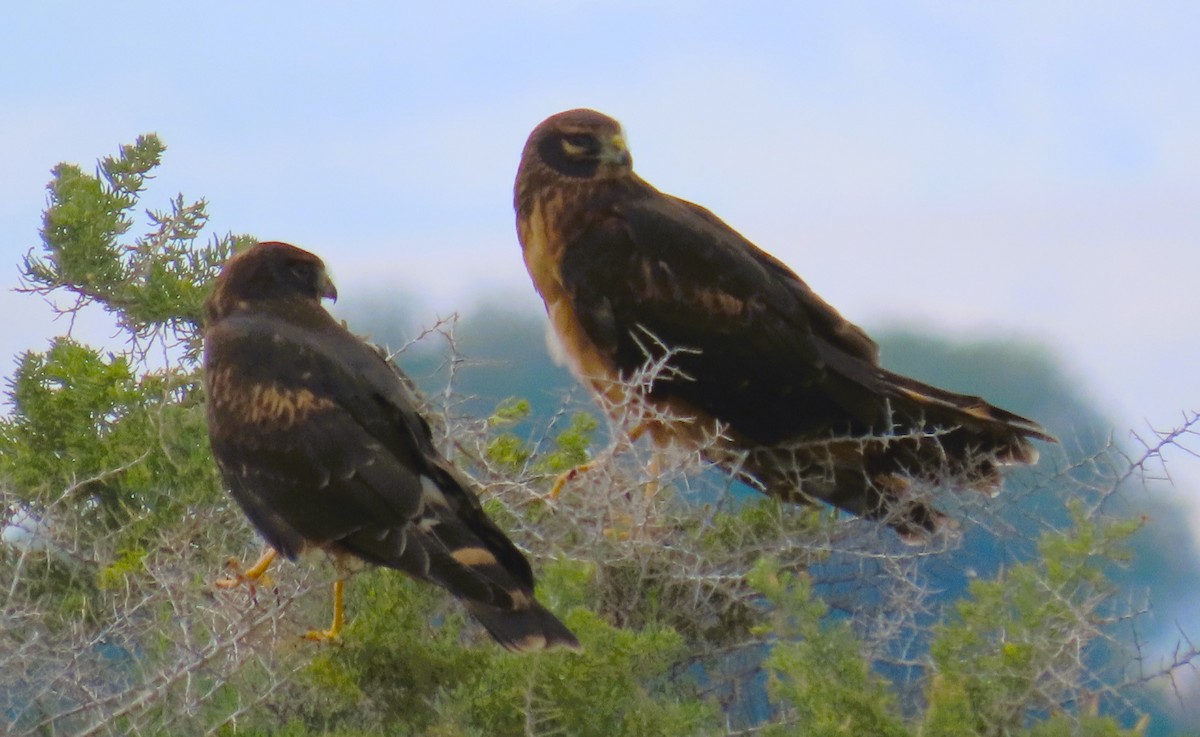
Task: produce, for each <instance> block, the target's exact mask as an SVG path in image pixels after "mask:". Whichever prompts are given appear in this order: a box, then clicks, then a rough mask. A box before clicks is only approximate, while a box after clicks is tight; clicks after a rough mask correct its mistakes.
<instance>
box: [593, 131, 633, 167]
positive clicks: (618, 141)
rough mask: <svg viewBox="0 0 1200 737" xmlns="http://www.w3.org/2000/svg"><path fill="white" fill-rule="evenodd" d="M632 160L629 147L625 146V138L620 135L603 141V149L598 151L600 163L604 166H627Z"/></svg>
mask: <svg viewBox="0 0 1200 737" xmlns="http://www.w3.org/2000/svg"><path fill="white" fill-rule="evenodd" d="M632 160H633V159H632V157H631V156H630V155H629V147H628V146H626V145H625V136H624V134H622V133H618V134H616V135H615V136H613V137H612V138H610V139H608V140H607V141H605V142H604V147H603V148H601V149H600V161H601V162H603V163H605V164H616V165H617V166H629V165H630V164H631V163H632Z"/></svg>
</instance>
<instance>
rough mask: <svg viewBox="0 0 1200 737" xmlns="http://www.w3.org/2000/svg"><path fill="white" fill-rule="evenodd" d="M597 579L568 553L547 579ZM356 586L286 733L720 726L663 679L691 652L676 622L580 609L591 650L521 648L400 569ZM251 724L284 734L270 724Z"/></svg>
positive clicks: (284, 705) (687, 730) (295, 696)
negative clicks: (653, 624)
mask: <svg viewBox="0 0 1200 737" xmlns="http://www.w3.org/2000/svg"><path fill="white" fill-rule="evenodd" d="M589 576H590V566H588V565H586V564H567V563H565V562H559V563H558V564H556V565H555V566H553V567H552V568H551V570H550V571H548V572H547V575H546V576H545V577H544V578H545V583H546V586H547V587H549V588H557V587H559V586H560V585H561V586H562V588H563V590H564V591H566V590H569V589H572V588H574V589H575V590H576V591H577V592H578V591H579V590H582V589H583V588H586V583H585V581H586V579H587V578H588V577H589ZM560 582H561V583H560ZM350 589H351V595H352V601H353V606H354V610H355V611H354V614H353V619H352V621H351V624H350V625H349V627H348V628H347V630H346V633H345V637H344V641H343V643H342V644H341V645H340V646H337V647H332V648H328V649H325V650H323V651H321V652H320V653H318V654H317V655H316V656H315V657H313V659H312V660H311V662H310V663H309V665H308V667H307V668H306V669H305V671H304V673H303V676H302V678H301V679H299V681H298V683H297V684H296V685H295V686H294V688H293V690H291V691H290V692H289V693H287V694H286V695H285V696H284V697H283V698H281V699H280V700H279V701H278V703H275V704H273V705H272V708H271V710H270V712H271V714H272V717H271V718H272V720H274V719H276V718H277V717H280V716H282V718H283V720H284V721H285V723H287V724H288V725H289V726H288V727H287V730H286V731H284V732H282V734H290V735H305V736H307V735H327V736H331V735H337V734H355V735H360V734H361V735H368V734H414V735H417V734H419V735H434V734H436V735H474V734H479V735H500V736H502V735H514V737H515V736H517V735H528V734H535V735H536V734H571V735H580V736H581V737H587V736H588V735H596V736H597V737H601V736H608V735H630V736H633V735H647V736H649V735H664V736H669V735H697V734H703V733H704V730H705V728H706V727H707V726H709V725H712V724H715V723H716V722H715V719H716V714H715V711H714V708H713V706H712V705H711V704H708V703H705V702H703V701H700V700H698V699H696V698H695V697H694V694H689V693H688V689H687V688H686V687H681V686H679V685H677V684H675V685H672V684H668V683H667V682H666V678H667V676H668V675H669V674H670V673H671V671H672V669H673V667H674V666H675V665H676V664H677V663H679V662H680V660H681V659H682V658H683V657H684V655H685V652H684V649H683V641H682V639H681V638H680V637H679V636H678V635H676V634H675V633H673V632H672V631H670V630H669V629H664V628H648V629H646V630H643V631H640V632H634V631H630V630H622V629H617V628H614V627H612V626H611V625H608V624H606V623H605V622H603V621H602V620H601V619H599V618H598V617H597V616H596V615H595V614H592V613H591V612H589V611H587V610H586V609H583V608H581V607H574V608H572V609H570V610H569V611H568V613H567V615H566V617H565V621H566V622H567V624H568V626H570V627H571V628H572V630H573V631H574V632H575V633H576V634H577V635H578V636H579V638H580V641H581V642H582V643H583V646H584V651H583V652H582V653H572V652H565V651H557V652H549V653H544V654H539V655H520V654H513V653H508V652H504V651H502V650H500V649H498V648H496V647H494V646H491V645H490V643H489V642H487V639H486V636H485V635H481V633H480V632H479V631H478V628H475V627H472V626H470V625H468V624H467V622H466V620H465V619H464V616H463V614H462V612H461V610H460V609H459V608H458V607H457V606H456V605H452V607H451V608H447V600H446V597H445V596H444V595H443V594H442V593H441V592H440V591H438V590H437V589H434V588H432V587H430V586H428V585H424V584H420V583H415V582H413V581H411V580H409V579H407V578H404V577H403V576H401V575H399V574H397V573H395V572H393V571H381V570H371V571H368V572H365V573H363V574H361V575H358V576H356V577H355V578H354V579H353V580H352V582H351V585H350ZM543 598H548V600H552V599H555V598H559V599H561V598H574V597H571V596H570V595H569V594H568V595H567V596H566V597H553V596H551V597H546V595H545V592H543ZM556 604H557V603H556ZM563 610H564V609H563V608H562V607H561V606H559V611H563ZM468 633H470V634H468ZM598 704H599V705H602V707H601V708H597V705H598ZM260 730H261V731H260ZM249 733H250V734H276V732H273V731H272V728H271V727H269V726H268V725H267V724H263V725H256V726H253V727H252V729H251V730H250V732H249Z"/></svg>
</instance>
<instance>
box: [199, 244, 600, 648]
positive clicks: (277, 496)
mask: <svg viewBox="0 0 1200 737" xmlns="http://www.w3.org/2000/svg"><path fill="white" fill-rule="evenodd" d="M336 296H337V292H336V290H335V289H334V287H333V283H332V282H330V280H329V278H328V277H327V276H326V273H325V266H324V264H323V263H322V262H321V260H320V259H319V258H317V257H316V256H314V255H313V254H311V253H309V252H307V251H303V250H301V249H299V248H296V247H294V246H290V245H287V244H285V243H260V244H258V245H256V246H254V247H252V248H250V249H249V250H247V251H245V252H243V253H241V254H239V255H237V256H235V257H233V258H232V259H230V260H229V261H228V262H227V263H226V264H225V267H224V270H223V271H222V273H221V275H220V276H219V277H218V278H217V282H216V288H215V290H214V291H213V293H212V296H211V297H209V299H208V302H207V303H206V305H205V319H206V325H205V333H204V377H205V387H206V389H207V393H208V424H209V437H210V440H211V442H212V449H213V455H214V456H215V457H216V460H217V464H218V466H219V467H220V469H221V474H222V475H223V477H224V479H225V483H226V485H227V486H228V487H229V490H230V491H231V492H232V494H233V498H234V499H236V500H237V502H238V504H239V505H241V507H242V509H243V510H244V511H245V512H246V515H247V516H248V517H249V518H250V521H251V523H253V525H254V527H255V528H257V529H258V531H259V532H260V533H262V535H263V537H265V538H266V540H267V542H268V543H270V545H271V547H272V548H273V550H272V551H270V552H268V553H267V555H266V556H264V559H263V560H262V561H260V563H259V564H258V565H256V566H254V568H252V569H251V570H250V571H249V572H248V575H249V576H251V577H254V576H258V575H261V574H262V572H263V571H264V570H265V569H266V566H267V565H268V564H269V562H270V559H271V558H272V557H274V554H275V551H278V552H279V553H282V554H283V555H284V556H286V557H288V558H295V557H296V555H297V554H299V553H300V552H302V551H304V550H305V549H309V548H322V549H324V550H327V551H329V552H331V553H333V554H334V555H335V556H343V555H350V556H354V557H357V558H361V559H362V560H365V561H367V562H369V563H372V564H375V565H381V566H387V567H390V568H396V569H399V570H401V571H404V572H405V573H407V574H409V575H411V576H413V577H414V578H417V579H420V580H423V581H429V582H431V583H435V584H438V585H439V586H442V587H443V588H445V589H447V590H448V591H450V593H452V594H454V595H455V596H457V597H458V598H459V599H462V600H463V602H464V603H465V604H466V607H467V609H468V610H469V611H470V612H471V613H472V614H473V615H474V616H475V618H476V619H478V620H479V621H480V622H481V623H482V624H483V626H484V627H485V628H487V630H488V632H490V633H491V634H492V636H493V637H494V638H495V639H496V640H497V641H498V642H499V643H500V644H502V645H503V646H505V647H506V648H509V649H512V650H536V649H542V648H545V647H552V646H555V645H561V646H567V647H578V644H579V643H578V642H577V641H576V639H575V637H574V635H572V634H571V632H570V631H568V630H567V628H566V627H565V626H563V624H562V623H561V622H559V621H558V620H557V619H556V618H555V617H554V615H553V614H551V613H550V612H549V611H547V610H546V609H544V608H543V607H542V606H541V605H540V604H539V603H538V602H537V601H535V600H534V598H533V574H532V572H531V570H530V567H529V563H528V561H526V559H525V556H524V555H522V553H521V551H519V550H518V549H517V548H516V547H515V546H514V545H513V544H512V543H511V542H510V541H509V540H508V538H507V537H505V535H504V533H503V532H502V531H501V530H500V528H498V527H497V526H496V525H495V524H494V523H493V522H492V521H491V520H490V519H488V517H487V515H485V514H484V512H483V509H482V508H481V507H480V505H479V501H478V500H477V499H476V497H475V495H474V493H473V492H472V491H471V488H470V483H469V482H468V481H467V480H466V479H465V477H464V476H463V475H462V474H461V473H460V472H459V471H457V470H456V469H455V468H454V467H453V466H452V465H451V464H450V462H449V461H447V460H446V459H445V458H443V457H442V456H441V455H440V454H439V453H438V451H437V450H436V449H435V447H434V445H433V440H432V436H431V433H430V429H429V425H428V424H427V423H426V421H425V420H424V419H423V418H422V417H421V416H420V415H419V414H418V413H417V400H416V397H415V396H414V394H413V391H412V390H411V389H410V387H409V385H408V384H407V382H406V380H405V379H404V378H403V376H402V375H401V374H399V373H398V371H397V370H396V369H395V368H394V367H393V366H392V365H391V364H390V363H389V362H388V361H386V360H385V358H384V357H383V356H382V355H381V354H380V353H379V352H378V351H376V350H375V349H374V348H372V347H371V346H369V345H368V344H366V343H364V342H363V341H362V340H360V339H358V338H356V337H355V336H354V335H352V334H351V333H350V332H349V331H348V330H346V329H345V328H344V327H342V326H341V325H340V324H339V323H337V322H336V321H335V320H334V319H333V317H331V316H330V315H329V313H328V312H326V311H325V309H324V308H323V307H322V306H321V299H322V298H324V297H329V298H336ZM341 624H342V581H341V580H339V581H338V582H337V584H336V585H335V589H334V622H333V625H332V626H331V628H330V630H328V631H326V632H323V633H312V635H313V636H315V637H316V639H326V638H331V637H336V636H337V634H338V630H340V628H341Z"/></svg>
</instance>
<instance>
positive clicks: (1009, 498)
mask: <svg viewBox="0 0 1200 737" xmlns="http://www.w3.org/2000/svg"><path fill="white" fill-rule="evenodd" d="M346 318H347V320H348V322H349V324H350V326H351V328H352V329H354V330H355V331H356V332H358V333H360V334H367V335H370V336H371V338H372V339H373V340H375V341H376V342H378V343H381V344H383V345H387V346H389V347H390V348H391V349H393V350H396V349H398V348H399V347H401V346H404V345H405V344H406V343H408V342H409V341H411V340H412V339H413V338H415V337H416V334H412V333H413V331H412V330H411V329H409V330H408V331H407V333H406V332H405V330H404V329H403V328H401V327H398V326H402V325H405V324H406V321H405V320H404V319H397V316H396V315H395V314H387V313H381V312H380V311H378V310H374V309H372V310H369V311H366V310H364V311H362V313H361V314H355V313H352V314H349V315H346ZM544 326H545V322H544V317H543V315H541V314H538V313H531V312H516V311H513V310H512V309H511V308H505V307H499V306H496V305H488V304H484V305H481V306H479V307H477V308H475V309H473V310H471V311H469V312H467V313H465V314H464V315H463V316H462V317H461V318H460V319H457V320H452V321H450V322H447V323H445V324H442V325H440V326H439V327H438V329H437V332H438V333H440V335H431V336H426V337H425V338H424V339H422V340H420V341H419V342H416V343H414V344H412V345H410V346H409V347H407V348H406V349H405V350H404V351H403V352H402V353H401V355H399V356H398V357H397V361H398V362H399V363H400V365H401V366H402V367H403V368H404V369H405V370H406V371H407V372H408V373H409V374H410V375H411V376H412V377H413V378H414V380H416V381H417V383H418V384H419V385H420V386H421V387H422V388H423V389H424V390H425V391H426V392H427V393H431V394H437V393H439V392H443V391H444V390H445V388H446V386H447V379H448V377H449V376H450V372H451V371H453V374H454V379H453V386H454V390H455V392H456V393H457V394H459V395H461V396H462V397H463V399H462V400H461V403H460V404H456V405H455V407H456V409H455V410H454V411H457V412H462V413H463V414H466V415H472V416H486V415H488V414H489V413H491V412H492V411H493V410H494V408H495V407H496V405H497V404H498V403H500V402H501V401H503V400H505V399H507V398H511V397H519V398H524V399H527V400H529V402H530V404H531V407H532V412H531V416H530V420H529V425H530V426H531V427H536V426H538V424H539V423H545V422H546V421H547V420H548V419H549V418H550V417H551V416H553V415H554V414H555V413H557V412H559V411H560V410H561V409H562V408H563V407H564V406H565V405H569V406H571V407H572V408H574V409H585V410H592V409H593V408H592V404H591V402H590V399H589V397H587V395H586V393H585V392H583V391H582V390H581V389H580V388H579V387H578V385H577V383H576V382H575V381H574V379H573V378H572V377H571V376H570V374H569V373H568V372H567V371H566V370H565V369H564V368H563V367H561V366H557V365H555V364H554V362H553V361H552V360H551V358H550V356H549V353H548V351H547V348H546V342H545V327H544ZM875 337H876V339H877V340H878V342H879V343H880V346H881V354H882V357H883V363H884V365H885V366H887V367H888V368H889V369H892V370H895V371H899V372H901V373H904V374H908V375H910V376H913V377H915V378H918V379H921V380H923V381H927V382H930V383H932V384H936V385H938V386H942V387H945V388H947V389H951V390H954V391H958V392H963V393H969V394H978V395H981V396H983V397H985V398H986V399H988V400H989V401H991V402H993V403H995V404H997V405H999V406H1001V407H1004V408H1006V409H1009V410H1012V411H1014V412H1017V413H1020V414H1023V415H1026V416H1028V417H1031V418H1034V419H1036V420H1038V421H1039V422H1041V423H1042V424H1043V425H1045V426H1046V427H1047V428H1048V429H1049V430H1050V431H1051V433H1053V434H1054V435H1055V436H1057V437H1058V438H1059V439H1060V441H1061V445H1060V446H1058V447H1051V446H1043V457H1042V461H1041V464H1040V465H1039V467H1038V469H1036V470H1018V471H1015V472H1014V473H1012V474H1010V479H1009V481H1008V483H1007V484H1006V486H1005V489H1004V492H1003V497H1002V498H1001V499H1000V500H998V501H997V504H996V505H995V506H996V507H997V509H998V512H997V514H996V518H995V519H991V520H989V521H988V523H987V524H986V525H971V526H968V528H967V529H966V532H965V537H964V542H963V548H962V549H961V550H960V551H959V553H958V554H956V555H954V556H949V559H948V560H947V559H943V558H942V557H941V556H933V557H931V558H930V559H929V561H928V563H927V565H926V566H925V569H924V571H923V575H925V576H926V577H927V578H928V580H929V581H930V582H931V583H932V585H934V586H935V587H936V588H937V589H938V590H939V591H940V592H941V594H940V595H939V598H942V599H943V600H947V601H948V600H951V599H954V598H956V597H958V596H961V595H962V592H963V591H964V590H965V588H966V586H967V584H968V582H969V581H970V580H971V579H972V578H975V577H977V576H978V577H986V576H989V575H993V574H994V573H995V572H996V571H997V570H998V569H1000V568H1001V567H1003V566H1005V565H1008V564H1013V563H1016V562H1018V561H1021V560H1026V559H1028V557H1029V556H1030V554H1031V553H1032V541H1033V540H1035V539H1036V537H1037V535H1038V533H1039V532H1041V530H1042V529H1044V527H1045V526H1046V524H1047V521H1049V520H1053V521H1055V522H1061V521H1062V520H1063V519H1064V517H1065V512H1064V508H1063V498H1064V497H1065V496H1067V495H1069V494H1070V489H1071V488H1078V487H1074V486H1072V484H1083V485H1088V484H1089V478H1088V477H1089V475H1091V474H1096V475H1097V484H1099V483H1100V482H1101V480H1100V479H1099V476H1102V475H1104V473H1105V470H1106V469H1105V467H1104V466H1103V463H1101V464H1095V463H1094V461H1092V460H1091V459H1095V458H1105V457H1110V456H1111V455H1113V451H1114V448H1112V447H1111V446H1112V444H1113V443H1114V442H1115V443H1116V444H1117V445H1118V446H1119V445H1120V444H1121V443H1120V439H1121V438H1124V437H1126V433H1125V432H1124V431H1123V430H1121V429H1119V428H1114V427H1113V423H1112V422H1111V421H1109V420H1108V419H1107V418H1106V417H1105V416H1104V415H1103V413H1102V412H1101V411H1100V409H1098V406H1097V404H1096V403H1095V402H1094V401H1093V399H1092V398H1091V397H1089V396H1087V395H1086V394H1085V393H1084V392H1083V391H1082V389H1081V388H1080V385H1079V382H1078V381H1076V380H1075V379H1074V378H1073V377H1072V375H1071V374H1070V373H1069V371H1068V369H1067V368H1066V367H1064V366H1062V365H1061V364H1060V363H1059V361H1058V360H1057V358H1056V357H1055V356H1054V354H1053V353H1052V352H1051V351H1049V350H1048V349H1046V348H1044V347H1041V346H1038V345H1034V344H1031V343H1024V342H1020V341H1015V340H1007V339H998V338H997V339H989V338H987V337H981V338H979V339H976V340H972V341H970V342H958V341H951V340H948V339H944V338H940V337H937V336H933V335H929V334H924V333H921V332H920V331H919V330H916V329H911V328H904V329H890V330H885V331H878V332H876V333H875ZM451 355H454V356H456V357H457V360H456V361H452V360H451V358H450V356H451ZM1114 438H1116V439H1117V440H1114ZM1115 450H1116V451H1117V452H1116V455H1117V457H1120V455H1121V454H1122V453H1123V452H1124V453H1126V454H1128V453H1132V452H1134V450H1136V449H1133V448H1130V449H1127V450H1122V449H1121V448H1119V447H1118V448H1116V449H1115ZM1035 473H1036V474H1037V475H1038V478H1041V479H1042V480H1043V482H1044V480H1045V479H1046V478H1047V477H1048V476H1052V475H1053V474H1054V473H1061V474H1064V478H1066V477H1068V476H1069V478H1070V483H1064V484H1059V485H1056V484H1045V483H1035V482H1033V481H1032V480H1031V479H1032V478H1033V476H1034V474H1035ZM746 493H747V494H751V493H752V492H749V491H748V490H747V491H746ZM1106 504H1108V505H1109V506H1110V507H1111V508H1110V509H1109V510H1108V511H1110V512H1112V513H1115V514H1120V515H1123V516H1141V517H1144V518H1145V520H1146V524H1145V526H1144V528H1143V530H1142V531H1141V532H1140V533H1139V534H1138V535H1137V536H1136V538H1135V540H1134V548H1135V549H1134V555H1133V559H1132V562H1131V563H1130V564H1129V565H1127V566H1126V567H1124V568H1121V569H1118V570H1115V571H1113V572H1112V574H1111V575H1112V578H1113V580H1114V582H1115V583H1116V584H1117V585H1118V586H1119V587H1120V589H1121V591H1122V592H1123V595H1124V598H1126V600H1127V601H1128V603H1129V605H1130V607H1131V608H1132V609H1134V610H1140V609H1142V608H1144V607H1147V606H1148V607H1149V609H1150V614H1149V616H1146V617H1142V618H1140V619H1139V620H1138V625H1137V628H1138V629H1137V631H1136V632H1134V631H1133V630H1132V629H1131V626H1130V625H1129V624H1128V623H1125V622H1118V623H1116V624H1115V625H1113V627H1112V629H1113V631H1112V633H1111V634H1112V636H1113V637H1114V638H1115V639H1116V640H1118V641H1120V642H1124V643H1130V642H1137V643H1139V644H1138V646H1137V647H1138V650H1139V651H1140V653H1141V656H1142V659H1143V661H1144V662H1143V664H1144V669H1145V670H1146V671H1147V672H1150V671H1154V670H1156V668H1157V666H1158V665H1159V664H1160V662H1161V661H1162V660H1164V659H1166V658H1169V656H1170V652H1171V650H1172V648H1173V647H1174V646H1175V644H1176V643H1177V642H1178V641H1179V639H1180V631H1181V629H1182V631H1183V632H1185V633H1186V634H1188V635H1195V627H1194V626H1192V623H1195V622H1196V621H1197V618H1196V616H1195V615H1196V611H1197V609H1198V608H1200V595H1198V594H1197V592H1200V555H1198V554H1197V551H1198V550H1200V548H1198V547H1197V545H1196V539H1195V536H1194V531H1192V530H1190V529H1189V527H1188V522H1187V519H1188V515H1187V514H1186V511H1187V510H1186V509H1184V508H1183V507H1182V506H1181V504H1180V503H1179V502H1178V496H1177V495H1176V494H1175V493H1172V491H1171V489H1170V488H1169V487H1166V486H1165V485H1164V484H1160V483H1146V482H1144V480H1142V479H1133V478H1131V479H1129V480H1128V481H1127V482H1126V483H1125V484H1124V486H1123V488H1122V491H1121V493H1120V494H1117V495H1115V496H1113V497H1111V498H1109V499H1108V501H1107V502H1106ZM831 578H835V577H834V576H831ZM826 595H827V596H831V597H832V599H833V600H834V601H836V599H837V595H838V591H837V587H836V586H830V587H828V588H827V590H826ZM1143 664H1138V663H1130V670H1129V673H1128V676H1127V677H1129V678H1131V679H1136V678H1137V677H1138V673H1139V668H1140V667H1141V665H1143ZM1178 688H1179V689H1181V690H1183V691H1185V692H1187V691H1188V689H1191V698H1192V699H1197V697H1200V691H1198V690H1197V688H1196V684H1190V685H1189V684H1178ZM1169 690H1170V689H1166V691H1169ZM1154 711H1155V712H1156V713H1155V718H1154V719H1153V721H1152V722H1151V729H1150V730H1149V732H1148V734H1151V735H1167V734H1175V733H1177V732H1176V731H1175V729H1176V728H1179V727H1182V726H1183V725H1184V724H1185V723H1186V724H1190V725H1191V726H1193V727H1194V726H1195V725H1196V724H1197V723H1198V720H1200V713H1196V712H1194V711H1193V712H1192V713H1190V714H1186V713H1183V714H1181V713H1180V711H1181V709H1180V707H1179V697H1177V696H1176V695H1173V694H1170V693H1165V694H1164V696H1163V703H1162V704H1160V705H1159V706H1158V707H1156V708H1154ZM1183 711H1184V712H1187V711H1191V710H1190V709H1184V710H1183Z"/></svg>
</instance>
